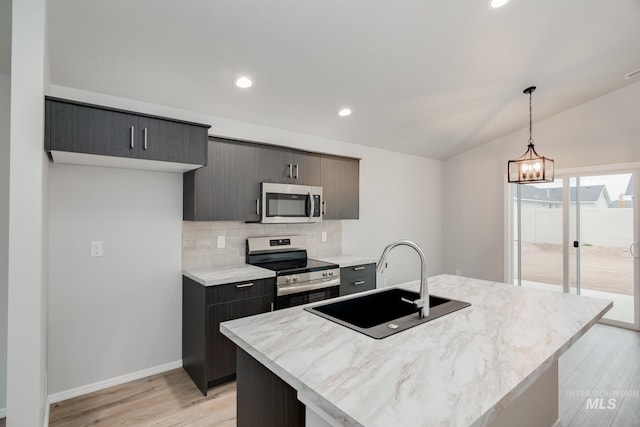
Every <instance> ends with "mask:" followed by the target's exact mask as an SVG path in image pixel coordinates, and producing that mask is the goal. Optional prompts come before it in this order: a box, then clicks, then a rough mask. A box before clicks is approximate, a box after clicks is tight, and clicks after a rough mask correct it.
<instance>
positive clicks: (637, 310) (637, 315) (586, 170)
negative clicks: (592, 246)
mask: <svg viewBox="0 0 640 427" xmlns="http://www.w3.org/2000/svg"><path fill="white" fill-rule="evenodd" d="M616 173H633V174H634V177H635V180H634V186H633V206H634V209H633V241H634V242H638V241H639V240H640V237H639V235H640V204H639V203H638V199H639V195H640V162H633V163H618V164H612V165H598V166H588V167H578V168H570V169H559V170H556V173H555V178H556V179H557V178H562V185H563V212H562V234H563V236H562V241H563V250H562V254H563V255H562V256H563V262H562V264H563V292H565V293H569V291H570V290H571V288H570V277H571V276H570V274H571V258H572V254H571V252H570V250H571V248H572V245H571V234H570V228H569V227H570V225H571V218H570V214H571V212H570V209H569V206H570V201H569V191H567V190H568V187H569V185H570V179H571V178H575V177H585V176H598V175H606V174H616ZM503 182H504V186H505V187H504V193H503V194H505V199H504V218H505V230H504V236H505V242H504V254H505V255H504V282H505V283H508V284H514V279H515V277H514V268H513V265H514V261H515V260H514V243H515V240H514V238H515V235H514V234H515V233H514V228H515V221H516V220H517V218H516V217H515V216H514V212H513V211H514V209H512V204H513V198H514V196H515V195H516V192H515V189H516V186H515V185H510V184H509V183H508V182H507V176H506V174H505V175H504V181H503ZM516 185H518V184H516ZM634 264H635V265H634V322H633V323H626V322H620V321H616V320H609V319H601V320H600V322H601V323H603V324H607V325H612V326H618V327H622V328H626V329H632V330H636V331H640V259H639V258H634Z"/></svg>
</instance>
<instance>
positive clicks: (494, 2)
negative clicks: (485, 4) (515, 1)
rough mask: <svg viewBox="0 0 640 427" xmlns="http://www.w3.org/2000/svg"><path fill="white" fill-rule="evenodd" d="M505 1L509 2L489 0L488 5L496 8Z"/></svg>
mask: <svg viewBox="0 0 640 427" xmlns="http://www.w3.org/2000/svg"><path fill="white" fill-rule="evenodd" d="M507 3H509V0H490V1H489V7H491V8H492V9H497V8H499V7H502V6H504V5H505V4H507Z"/></svg>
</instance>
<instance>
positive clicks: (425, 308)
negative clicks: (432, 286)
mask: <svg viewBox="0 0 640 427" xmlns="http://www.w3.org/2000/svg"><path fill="white" fill-rule="evenodd" d="M396 246H409V247H410V248H413V249H414V250H415V251H416V252H417V253H418V255H420V298H419V299H417V300H415V301H410V300H408V299H405V298H402V300H403V301H404V302H407V303H409V304H413V305H414V306H415V307H416V308H419V309H420V318H421V319H422V318H423V317H425V316H428V315H429V287H428V285H427V261H426V260H425V258H424V252H422V249H420V246H418V245H416V244H415V243H413V242H411V241H409V240H398V241H395V242H393V243H390V244H389V245H387V247H386V248H384V251H383V252H382V256H381V257H380V261H378V268H377V269H378V272H379V273H380V274H382V273H383V272H384V270H385V268H387V256H388V255H389V252H391V250H392V249H393V248H395V247H396Z"/></svg>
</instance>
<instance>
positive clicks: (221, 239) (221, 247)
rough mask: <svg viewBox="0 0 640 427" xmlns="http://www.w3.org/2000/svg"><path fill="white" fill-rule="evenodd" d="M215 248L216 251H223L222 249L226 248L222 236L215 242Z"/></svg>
mask: <svg viewBox="0 0 640 427" xmlns="http://www.w3.org/2000/svg"><path fill="white" fill-rule="evenodd" d="M217 243H218V244H217V246H218V249H224V247H225V246H226V239H225V237H224V236H218V242H217Z"/></svg>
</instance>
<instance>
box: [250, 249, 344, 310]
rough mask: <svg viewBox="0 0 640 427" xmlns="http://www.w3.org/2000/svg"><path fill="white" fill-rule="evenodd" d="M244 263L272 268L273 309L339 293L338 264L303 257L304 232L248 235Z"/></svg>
mask: <svg viewBox="0 0 640 427" xmlns="http://www.w3.org/2000/svg"><path fill="white" fill-rule="evenodd" d="M247 264H252V265H255V266H258V267H262V268H267V269H269V270H273V271H275V272H276V302H275V308H276V309H280V308H287V307H293V306H296V305H301V304H307V303H310V302H315V301H320V300H324V299H327V298H333V297H337V296H338V295H339V289H340V266H339V265H337V264H331V263H329V262H324V261H318V260H315V259H310V258H307V238H306V236H276V237H250V238H249V239H247Z"/></svg>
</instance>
